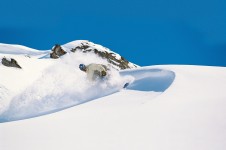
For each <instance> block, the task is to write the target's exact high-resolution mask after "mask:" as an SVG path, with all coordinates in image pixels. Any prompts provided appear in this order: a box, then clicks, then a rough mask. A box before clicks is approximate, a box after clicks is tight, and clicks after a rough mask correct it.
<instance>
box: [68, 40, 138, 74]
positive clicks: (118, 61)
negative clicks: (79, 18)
mask: <svg viewBox="0 0 226 150" xmlns="http://www.w3.org/2000/svg"><path fill="white" fill-rule="evenodd" d="M76 51H81V52H83V53H88V52H93V53H95V54H97V55H98V56H100V57H102V58H103V59H107V61H108V62H109V63H110V64H112V65H114V66H118V67H119V68H120V69H122V70H123V69H128V68H131V66H130V65H129V61H128V60H126V59H125V58H124V57H121V56H120V58H119V56H117V55H116V54H115V53H112V52H109V51H103V50H98V49H97V48H94V47H91V46H90V45H89V43H88V42H83V43H81V45H79V46H77V47H75V48H73V49H71V52H76ZM134 67H137V66H135V65H134V66H133V68H134Z"/></svg>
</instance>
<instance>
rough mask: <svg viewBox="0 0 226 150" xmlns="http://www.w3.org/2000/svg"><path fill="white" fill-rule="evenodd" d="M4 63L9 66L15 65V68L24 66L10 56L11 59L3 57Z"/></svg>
mask: <svg viewBox="0 0 226 150" xmlns="http://www.w3.org/2000/svg"><path fill="white" fill-rule="evenodd" d="M2 64H3V65H4V66H7V67H15V68H20V69H22V67H21V66H20V65H19V64H18V63H17V61H16V60H15V59H13V58H10V60H8V59H6V58H5V57H4V58H2Z"/></svg>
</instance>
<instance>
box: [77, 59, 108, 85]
mask: <svg viewBox="0 0 226 150" xmlns="http://www.w3.org/2000/svg"><path fill="white" fill-rule="evenodd" d="M79 69H80V70H82V71H84V72H86V73H87V78H88V79H89V80H90V81H95V80H97V79H103V78H104V77H106V76H107V70H108V68H107V66H105V65H102V64H95V63H92V64H89V65H87V66H86V65H84V64H80V65H79Z"/></svg>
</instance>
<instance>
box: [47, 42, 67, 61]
mask: <svg viewBox="0 0 226 150" xmlns="http://www.w3.org/2000/svg"><path fill="white" fill-rule="evenodd" d="M66 53H67V52H66V51H64V50H63V49H62V47H61V46H60V45H59V44H56V45H55V46H54V47H53V49H52V52H51V53H50V58H54V59H57V58H59V57H60V56H62V55H64V54H66Z"/></svg>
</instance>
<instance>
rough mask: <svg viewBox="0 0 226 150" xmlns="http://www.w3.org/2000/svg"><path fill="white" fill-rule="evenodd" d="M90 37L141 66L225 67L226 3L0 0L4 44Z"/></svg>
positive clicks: (44, 45)
mask: <svg viewBox="0 0 226 150" xmlns="http://www.w3.org/2000/svg"><path fill="white" fill-rule="evenodd" d="M79 39H86V40H90V41H92V42H94V43H97V44H101V45H103V46H106V47H108V48H110V49H111V50H113V51H115V52H118V53H119V54H121V55H122V56H124V57H125V58H127V59H128V60H130V61H132V62H134V63H136V64H138V65H141V66H146V65H158V64H191V65H212V66H226V1H225V0H189V1H188V0H139V1H138V0H120V1H118V0H95V1H94V0H92V1H91V0H86V1H83V0H80V1H76V0H62V1H60V0H48V1H47V0H39V1H37V0H20V1H19V0H18V1H16V0H1V4H0V43H12V44H21V45H25V46H29V47H32V48H36V49H50V48H51V47H52V46H53V45H54V44H56V43H58V44H64V43H67V42H70V41H73V40H79Z"/></svg>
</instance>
